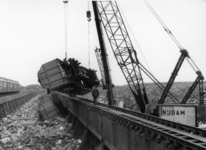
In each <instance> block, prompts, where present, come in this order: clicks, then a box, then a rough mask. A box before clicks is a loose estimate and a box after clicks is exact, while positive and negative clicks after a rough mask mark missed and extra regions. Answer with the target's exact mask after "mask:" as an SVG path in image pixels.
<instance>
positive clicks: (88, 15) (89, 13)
mask: <svg viewBox="0 0 206 150" xmlns="http://www.w3.org/2000/svg"><path fill="white" fill-rule="evenodd" d="M87 20H88V21H89V22H90V21H91V11H90V10H88V11H87Z"/></svg>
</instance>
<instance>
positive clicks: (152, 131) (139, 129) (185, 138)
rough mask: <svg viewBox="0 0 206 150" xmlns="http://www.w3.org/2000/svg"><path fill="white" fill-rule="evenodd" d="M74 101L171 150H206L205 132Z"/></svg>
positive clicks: (124, 111)
mask: <svg viewBox="0 0 206 150" xmlns="http://www.w3.org/2000/svg"><path fill="white" fill-rule="evenodd" d="M57 95H59V96H60V98H70V97H69V96H68V95H66V94H62V93H58V94H57ZM74 100H75V101H78V102H80V103H84V104H85V105H89V107H91V109H95V111H96V112H97V113H99V114H101V116H103V117H104V118H107V119H109V120H112V121H113V122H115V123H117V124H120V125H122V126H124V127H125V128H127V129H129V130H131V131H134V132H136V133H137V134H138V135H139V136H142V137H144V138H147V139H149V140H152V141H155V142H156V143H158V144H160V145H162V146H164V147H167V148H169V149H172V150H178V149H180V150H205V149H206V131H205V130H202V129H199V128H196V127H192V126H188V125H184V124H180V123H176V122H172V121H168V120H164V119H161V118H158V117H155V116H151V115H147V114H142V113H138V112H135V111H132V110H127V109H123V108H117V107H114V106H107V105H105V104H101V103H98V105H96V106H94V105H93V104H92V103H93V102H92V101H90V100H87V99H83V98H78V97H77V98H74Z"/></svg>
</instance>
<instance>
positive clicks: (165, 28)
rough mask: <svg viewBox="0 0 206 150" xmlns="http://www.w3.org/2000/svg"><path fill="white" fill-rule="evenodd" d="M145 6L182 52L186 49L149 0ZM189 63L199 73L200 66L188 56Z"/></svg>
mask: <svg viewBox="0 0 206 150" xmlns="http://www.w3.org/2000/svg"><path fill="white" fill-rule="evenodd" d="M144 2H145V4H146V5H147V6H148V8H149V9H150V10H151V12H152V13H153V14H154V16H155V17H156V18H157V20H158V21H159V23H160V24H161V25H162V27H163V28H164V30H165V31H166V32H167V33H168V34H169V36H170V37H171V38H172V40H173V41H174V42H175V44H176V45H177V46H178V47H179V48H180V50H184V48H183V47H182V46H181V45H180V43H179V42H178V41H177V39H176V38H175V36H174V35H173V34H172V32H171V31H170V30H169V28H168V27H167V26H166V25H165V23H164V22H163V21H162V20H161V18H160V17H159V16H158V14H157V13H156V12H155V10H154V9H153V8H152V6H151V5H150V4H149V2H148V1H147V0H145V1H144ZM186 60H187V62H188V63H189V65H190V66H191V67H192V69H193V70H194V71H195V73H197V72H199V71H200V69H199V68H198V66H197V65H196V64H195V62H194V61H193V59H192V58H191V56H189V55H188V57H186Z"/></svg>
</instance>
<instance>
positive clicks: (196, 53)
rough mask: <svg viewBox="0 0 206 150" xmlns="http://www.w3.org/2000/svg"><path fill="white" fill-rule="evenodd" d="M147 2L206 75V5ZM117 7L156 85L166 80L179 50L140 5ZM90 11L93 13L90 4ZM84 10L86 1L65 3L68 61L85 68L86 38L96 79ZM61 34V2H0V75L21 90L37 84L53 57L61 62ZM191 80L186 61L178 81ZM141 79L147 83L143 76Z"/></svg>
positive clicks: (115, 70) (116, 75) (114, 69)
mask: <svg viewBox="0 0 206 150" xmlns="http://www.w3.org/2000/svg"><path fill="white" fill-rule="evenodd" d="M149 2H150V4H151V5H152V6H153V8H154V9H155V11H156V12H157V14H158V15H159V16H160V18H161V19H162V20H163V21H164V23H165V24H166V25H167V27H168V28H169V29H170V30H171V31H172V33H173V35H174V36H175V37H176V38H177V40H178V41H179V42H180V43H181V45H182V46H183V47H184V48H185V49H187V50H188V51H189V54H190V56H191V57H192V58H193V60H194V61H195V62H196V64H197V65H198V67H199V68H200V70H201V71H202V73H203V75H204V76H206V67H205V64H206V41H205V40H206V2H204V1H198V2H194V1H191V0H190V1H185V0H184V1H173V0H167V2H165V1H163V0H162V1H154V0H153V1H149ZM118 4H119V7H120V8H121V9H122V12H123V14H124V16H125V18H126V20H127V23H128V25H129V26H130V28H131V30H132V33H133V34H134V36H135V38H136V40H137V42H138V44H139V46H140V47H141V51H142V52H143V54H144V57H145V58H146V60H147V62H148V64H149V67H150V68H151V71H152V73H153V74H154V76H155V77H156V78H157V79H158V80H159V81H161V82H165V81H168V79H169V77H170V75H171V72H172V71H173V69H174V67H175V64H176V62H177V60H178V58H179V56H180V52H179V49H178V47H177V46H176V45H175V44H174V42H173V41H172V39H171V38H170V37H169V35H168V34H167V33H166V32H165V31H164V29H163V28H162V26H161V25H160V23H159V22H158V21H157V19H156V18H155V17H154V16H153V14H152V13H151V11H150V10H149V9H148V8H147V6H146V5H145V3H144V1H140V0H139V1H134V0H133V1H132V0H131V1H119V2H118ZM89 7H90V10H91V11H92V5H91V4H90V6H89ZM87 10H88V2H87V1H85V0H70V1H69V3H68V57H69V58H70V57H72V58H76V59H78V60H79V61H80V62H81V63H82V65H83V66H85V67H88V60H89V57H88V55H89V50H88V37H89V39H90V62H91V64H90V67H91V68H92V69H95V70H97V71H98V76H99V78H100V73H99V69H98V65H97V60H96V57H95V53H94V48H95V47H99V43H98V39H97V33H96V27H95V22H94V15H93V14H92V21H91V22H90V23H89V26H90V36H88V22H87V18H86V11H87ZM127 27H128V26H127ZM128 30H129V27H128ZM64 31H65V30H64V4H63V2H62V1H61V0H18V1H16V0H0V68H1V71H0V76H1V77H5V78H9V79H13V80H16V81H19V82H20V84H21V85H23V86H26V85H29V84H37V83H38V82H37V72H38V70H39V69H40V67H41V65H42V64H44V63H46V62H48V61H51V60H53V59H55V58H59V59H64V57H65V49H64V45H65V43H64V42H65V41H64V35H65V32H64ZM129 33H130V36H131V38H132V42H133V45H134V47H135V49H136V50H137V54H138V58H139V59H140V61H141V62H142V64H143V65H145V67H147V68H148V66H147V65H146V63H145V61H144V59H143V56H142V54H141V52H140V50H139V49H138V47H137V45H136V42H135V40H134V38H133V36H132V33H131V31H129ZM105 39H106V38H105ZM106 40H107V39H106ZM106 44H107V51H108V54H109V61H110V66H111V75H112V79H113V82H114V84H115V85H123V84H126V80H125V79H124V77H123V75H122V73H121V70H120V68H119V66H118V65H117V62H116V60H115V59H114V56H113V54H112V50H111V48H110V46H109V43H108V41H106ZM195 78H196V74H195V73H194V71H193V70H192V68H191V67H190V66H189V65H188V63H187V62H186V61H185V62H184V64H183V66H182V68H181V70H180V72H179V75H178V77H177V80H176V81H194V80H195ZM144 81H145V82H151V81H150V80H149V79H147V77H145V76H144Z"/></svg>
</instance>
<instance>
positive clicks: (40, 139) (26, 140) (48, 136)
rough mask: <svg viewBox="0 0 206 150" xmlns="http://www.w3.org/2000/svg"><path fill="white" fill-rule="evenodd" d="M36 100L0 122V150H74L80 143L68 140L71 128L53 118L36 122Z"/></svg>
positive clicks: (64, 121) (70, 137)
mask: <svg viewBox="0 0 206 150" xmlns="http://www.w3.org/2000/svg"><path fill="white" fill-rule="evenodd" d="M40 100H41V99H39V96H37V97H35V98H33V99H31V100H30V101H29V102H28V103H26V104H25V105H23V106H22V107H21V108H20V109H19V110H17V111H16V113H14V114H11V115H7V117H5V118H3V119H2V120H0V150H19V149H22V150H68V149H69V150H76V149H78V147H79V145H80V143H81V140H77V139H73V138H72V136H71V132H72V131H71V124H68V123H67V121H66V120H67V119H66V118H62V117H60V116H56V117H55V118H52V119H47V120H43V121H42V120H40V119H39V114H38V105H39V103H40Z"/></svg>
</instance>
